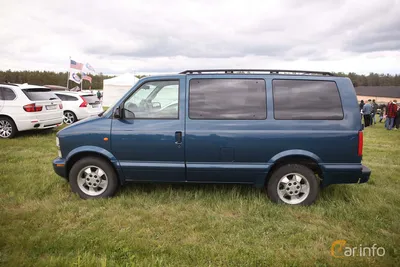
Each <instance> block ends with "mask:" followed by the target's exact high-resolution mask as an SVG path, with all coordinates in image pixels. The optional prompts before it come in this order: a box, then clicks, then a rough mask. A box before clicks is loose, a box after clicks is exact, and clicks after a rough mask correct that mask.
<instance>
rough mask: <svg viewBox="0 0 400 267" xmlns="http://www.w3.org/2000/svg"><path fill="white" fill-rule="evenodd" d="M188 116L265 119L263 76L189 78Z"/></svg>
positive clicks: (208, 118) (211, 118)
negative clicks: (246, 77)
mask: <svg viewBox="0 0 400 267" xmlns="http://www.w3.org/2000/svg"><path fill="white" fill-rule="evenodd" d="M189 118H190V119H203V120H265V119H266V118H267V105H266V88H265V81H264V80H263V79H191V80H190V88H189Z"/></svg>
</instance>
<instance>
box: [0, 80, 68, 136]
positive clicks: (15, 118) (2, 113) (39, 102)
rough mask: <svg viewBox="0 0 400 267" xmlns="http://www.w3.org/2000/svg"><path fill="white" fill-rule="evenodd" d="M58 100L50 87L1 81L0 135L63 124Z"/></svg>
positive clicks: (61, 107)
mask: <svg viewBox="0 0 400 267" xmlns="http://www.w3.org/2000/svg"><path fill="white" fill-rule="evenodd" d="M62 109H63V106H62V103H61V100H60V99H59V98H58V97H57V96H56V95H55V94H53V93H52V92H51V90H50V89H49V88H45V87H43V86H38V85H29V84H11V83H3V84H0V138H13V137H14V136H15V134H16V133H17V132H21V131H26V130H31V129H48V128H54V127H57V126H58V125H60V124H61V123H62V118H63V115H62V114H63V112H62Z"/></svg>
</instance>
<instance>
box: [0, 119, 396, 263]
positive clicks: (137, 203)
mask: <svg viewBox="0 0 400 267" xmlns="http://www.w3.org/2000/svg"><path fill="white" fill-rule="evenodd" d="M55 134H56V131H50V132H46V133H45V132H26V133H22V134H20V135H19V136H18V137H17V138H15V139H12V140H0V182H1V186H0V205H1V207H0V265H2V266H371V265H375V266H400V177H399V173H400V146H399V141H400V131H390V132H389V131H386V130H384V129H383V125H382V124H379V125H377V126H374V127H369V128H367V129H366V130H365V134H364V135H365V140H364V143H365V147H364V160H363V163H364V164H365V165H367V166H368V167H370V168H371V169H372V177H371V180H370V181H369V182H368V183H367V184H361V185H357V184H355V185H333V186H330V187H328V188H326V189H325V190H323V191H322V192H321V195H320V198H319V200H318V201H317V202H316V203H315V204H314V205H313V206H311V207H292V206H284V205H275V204H273V203H271V202H270V201H269V200H268V199H267V198H266V197H265V194H264V192H263V191H262V190H258V189H255V188H252V187H250V186H222V185H215V186H214V185H154V184H148V185H128V186H126V187H124V188H122V190H121V191H120V193H119V194H118V195H117V196H116V197H115V198H113V199H108V200H90V201H83V200H81V199H79V198H78V197H77V196H76V195H74V194H72V193H71V192H70V189H69V185H68V183H67V182H66V181H64V180H63V179H62V178H60V177H58V176H57V175H56V174H55V173H54V172H53V170H52V166H51V161H52V159H53V158H55V157H56V155H57V149H56V146H55ZM338 239H344V240H346V241H347V244H348V245H349V246H352V247H355V246H357V247H358V246H359V245H360V244H362V245H363V246H364V247H365V246H372V245H373V244H377V246H378V247H384V248H385V255H384V256H383V257H378V256H375V257H372V256H371V257H367V256H364V257H362V256H354V257H344V258H334V257H332V256H331V255H330V248H331V244H332V242H333V241H335V240H338Z"/></svg>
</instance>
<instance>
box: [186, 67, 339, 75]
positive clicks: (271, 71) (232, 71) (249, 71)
mask: <svg viewBox="0 0 400 267" xmlns="http://www.w3.org/2000/svg"><path fill="white" fill-rule="evenodd" d="M203 73H222V74H252V73H260V74H261V73H267V74H295V75H296V74H297V75H298V74H300V75H302V74H303V75H304V74H306V75H326V76H335V75H334V74H333V73H331V72H326V71H307V70H274V69H214V70H185V71H182V72H180V73H179V74H203Z"/></svg>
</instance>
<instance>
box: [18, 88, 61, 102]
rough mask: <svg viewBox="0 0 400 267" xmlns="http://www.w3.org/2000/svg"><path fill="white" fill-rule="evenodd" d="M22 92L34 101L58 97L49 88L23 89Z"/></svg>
mask: <svg viewBox="0 0 400 267" xmlns="http://www.w3.org/2000/svg"><path fill="white" fill-rule="evenodd" d="M22 92H24V93H25V95H26V96H27V97H28V98H29V100H32V101H41V100H53V99H58V97H57V96H56V95H55V94H54V93H53V92H52V91H51V90H50V89H47V88H35V89H23V90H22Z"/></svg>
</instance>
